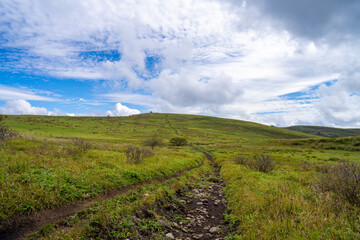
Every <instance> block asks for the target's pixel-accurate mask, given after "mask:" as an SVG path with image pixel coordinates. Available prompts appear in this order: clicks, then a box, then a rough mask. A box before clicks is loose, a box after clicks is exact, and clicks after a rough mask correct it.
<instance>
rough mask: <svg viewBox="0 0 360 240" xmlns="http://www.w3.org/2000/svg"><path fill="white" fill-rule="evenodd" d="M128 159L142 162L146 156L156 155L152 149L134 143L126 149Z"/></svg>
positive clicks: (130, 161)
mask: <svg viewBox="0 0 360 240" xmlns="http://www.w3.org/2000/svg"><path fill="white" fill-rule="evenodd" d="M124 153H125V156H126V161H127V162H128V163H135V164H138V163H141V162H142V161H143V160H144V158H147V157H151V156H153V155H154V153H153V152H152V151H150V150H149V149H146V148H140V147H137V146H133V145H128V146H127V147H126V148H125V150H124Z"/></svg>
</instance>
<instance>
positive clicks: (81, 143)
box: [73, 138, 92, 153]
mask: <svg viewBox="0 0 360 240" xmlns="http://www.w3.org/2000/svg"><path fill="white" fill-rule="evenodd" d="M73 143H74V146H75V147H76V151H77V152H78V153H85V152H87V151H88V150H89V149H91V147H92V146H91V143H89V142H88V141H86V140H84V139H81V138H75V139H74V140H73Z"/></svg>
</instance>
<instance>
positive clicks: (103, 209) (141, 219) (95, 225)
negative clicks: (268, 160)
mask: <svg viewBox="0 0 360 240" xmlns="http://www.w3.org/2000/svg"><path fill="white" fill-rule="evenodd" d="M210 171H211V168H210V167H209V165H208V164H207V163H205V164H204V165H203V166H202V167H200V168H198V169H194V170H191V171H190V172H186V173H184V175H182V176H181V177H179V178H175V179H170V180H167V181H166V182H164V183H153V184H150V185H147V186H145V187H143V188H140V189H137V190H133V191H131V192H129V193H127V194H125V195H120V196H117V197H115V198H114V199H112V200H108V201H103V202H98V203H96V204H95V205H94V206H92V207H91V208H89V209H87V210H85V211H82V212H80V213H77V214H76V215H74V216H72V217H69V218H68V219H65V220H63V221H61V222H60V223H58V224H56V225H49V226H46V227H45V228H43V229H42V230H41V231H40V232H39V233H36V234H34V235H33V238H34V239H37V238H40V237H41V238H43V239H126V238H130V239H163V237H164V235H165V234H166V233H167V231H168V229H166V228H165V227H164V226H162V225H161V224H160V223H159V220H160V219H161V220H165V218H164V216H161V215H159V214H158V213H157V211H156V210H157V209H159V208H160V209H161V208H162V207H163V206H165V205H166V204H168V203H170V204H177V205H181V203H179V198H178V192H183V191H184V190H186V189H189V188H190V187H194V186H196V185H197V184H198V183H199V182H200V181H201V179H202V178H203V177H205V174H208V173H209V172H210ZM144 214H145V215H147V216H144ZM170 224H171V223H170Z"/></svg>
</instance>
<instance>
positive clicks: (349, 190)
mask: <svg viewBox="0 0 360 240" xmlns="http://www.w3.org/2000/svg"><path fill="white" fill-rule="evenodd" d="M315 188H316V190H318V191H320V192H333V193H335V194H337V196H339V197H341V198H343V199H345V200H347V201H348V202H350V203H351V204H354V205H360V165H359V164H357V163H354V162H342V163H340V164H338V165H336V166H328V167H327V169H326V171H324V172H323V173H322V174H321V175H320V176H319V177H318V178H317V179H316V180H315Z"/></svg>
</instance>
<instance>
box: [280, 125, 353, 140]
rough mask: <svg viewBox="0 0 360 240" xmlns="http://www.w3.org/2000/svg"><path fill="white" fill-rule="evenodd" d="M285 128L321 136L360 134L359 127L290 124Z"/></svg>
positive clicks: (351, 135) (332, 136) (334, 136)
mask: <svg viewBox="0 0 360 240" xmlns="http://www.w3.org/2000/svg"><path fill="white" fill-rule="evenodd" d="M286 129H289V130H293V131H298V132H303V133H308V134H313V135H318V136H322V137H330V138H336V137H354V136H360V129H359V128H353V129H351V128H332V127H320V126H301V125H299V126H291V127H287V128H286Z"/></svg>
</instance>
